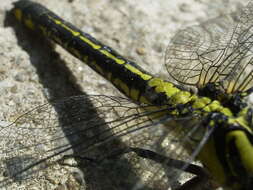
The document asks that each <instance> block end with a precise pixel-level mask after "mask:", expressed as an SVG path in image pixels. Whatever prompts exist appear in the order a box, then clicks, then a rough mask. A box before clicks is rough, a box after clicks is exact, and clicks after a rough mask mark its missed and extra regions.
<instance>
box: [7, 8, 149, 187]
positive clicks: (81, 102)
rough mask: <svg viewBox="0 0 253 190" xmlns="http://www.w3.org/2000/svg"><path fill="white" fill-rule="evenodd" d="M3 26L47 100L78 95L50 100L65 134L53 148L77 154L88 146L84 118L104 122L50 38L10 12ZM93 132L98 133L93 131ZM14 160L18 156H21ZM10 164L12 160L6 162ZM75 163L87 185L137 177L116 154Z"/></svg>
mask: <svg viewBox="0 0 253 190" xmlns="http://www.w3.org/2000/svg"><path fill="white" fill-rule="evenodd" d="M5 27H12V28H13V30H14V32H15V35H16V37H17V39H18V40H17V41H18V45H19V46H20V47H21V48H22V49H23V50H24V51H26V52H27V54H28V55H29V58H30V62H31V64H32V65H33V66H34V67H35V68H36V72H37V74H38V76H39V82H40V83H41V84H42V85H43V87H44V88H46V89H48V92H49V99H50V100H49V101H50V102H51V100H52V99H54V100H55V99H56V100H59V99H63V98H66V97H70V96H77V95H80V96H79V98H77V99H75V98H74V99H71V98H70V99H68V98H67V99H66V100H67V101H63V103H59V104H58V103H52V104H51V106H52V107H53V109H54V111H55V112H56V113H57V119H58V126H55V127H58V128H60V127H61V129H57V130H58V131H61V132H62V134H61V133H60V132H59V133H58V135H61V137H62V136H65V137H64V138H62V139H63V140H59V141H58V140H55V141H56V142H54V145H55V147H54V149H55V152H56V153H59V152H60V151H62V150H63V149H64V148H67V147H70V149H69V148H67V149H69V150H68V151H67V150H66V151H65V152H63V153H62V154H61V155H64V154H73V155H80V152H83V148H85V147H86V148H87V146H89V145H87V144H85V143H86V142H89V141H88V140H87V139H88V138H89V135H88V134H86V133H85V131H86V129H87V128H89V127H90V126H89V123H87V122H86V121H89V120H91V119H94V118H95V119H96V123H98V124H101V123H105V121H104V119H103V118H101V117H100V116H99V114H98V113H97V112H96V108H95V107H94V105H93V103H92V102H91V101H90V100H89V96H88V95H87V94H86V93H85V92H83V91H82V90H81V87H80V86H79V85H78V84H77V83H76V78H75V76H74V75H73V74H72V73H71V71H70V70H69V68H68V67H67V66H66V63H65V61H64V60H63V59H61V58H60V56H59V54H58V53H57V52H56V51H55V49H54V45H53V44H52V43H51V42H50V41H48V40H47V39H44V38H43V37H41V36H38V35H37V34H34V33H32V32H30V31H28V30H27V29H24V28H23V27H21V26H20V24H17V22H16V20H14V19H13V15H12V14H11V13H10V12H9V13H8V14H7V15H6V18H5ZM53 102H54V101H53ZM42 127H52V126H42ZM103 127H105V128H106V127H107V126H106V125H104V126H103ZM101 130H106V129H101ZM93 132H94V133H98V132H97V131H93ZM112 135H113V134H112ZM113 145H115V147H111V146H113ZM122 146H124V145H122V142H120V141H119V140H118V139H114V140H113V143H110V145H108V146H107V145H104V146H103V145H102V146H101V147H98V148H96V149H94V151H95V154H92V153H91V155H92V156H93V155H101V154H104V153H105V152H106V151H107V150H112V149H114V148H115V149H117V147H122ZM31 156H33V155H31ZM81 156H86V155H81ZM21 157H22V155H21ZM42 157H43V156H42ZM17 159H18V158H15V160H17ZM18 160H22V158H21V159H18ZM30 160H33V159H30ZM37 161H38V160H37ZM33 162H34V161H33ZM82 163H83V162H82ZM85 163H86V162H85ZM6 164H7V168H12V166H10V165H9V166H8V162H6ZM10 164H13V163H12V162H10ZM32 164H33V163H32ZM78 165H79V169H80V170H81V172H82V173H83V174H84V182H85V186H86V187H87V189H96V190H99V189H101V190H102V189H131V188H132V187H133V186H134V185H135V183H137V182H139V181H140V179H139V177H138V176H137V175H136V174H135V172H133V169H132V164H131V163H130V162H129V161H128V160H127V159H125V158H119V159H117V162H115V161H109V162H107V163H106V164H105V165H103V166H101V167H100V165H99V166H96V165H94V164H92V163H89V162H87V164H81V163H79V164H78ZM121 168H122V169H121ZM129 179H131V180H129ZM19 180H22V179H19ZM81 185H84V184H81ZM144 189H147V190H148V189H150V188H148V187H144Z"/></svg>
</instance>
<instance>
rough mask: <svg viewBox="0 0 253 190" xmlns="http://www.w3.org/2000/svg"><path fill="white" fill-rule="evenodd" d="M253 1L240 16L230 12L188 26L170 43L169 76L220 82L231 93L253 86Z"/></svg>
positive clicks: (201, 82) (202, 82)
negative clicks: (229, 13) (196, 24)
mask: <svg viewBox="0 0 253 190" xmlns="http://www.w3.org/2000/svg"><path fill="white" fill-rule="evenodd" d="M252 21H253V3H252V2H251V3H249V4H248V5H247V6H246V7H245V8H244V9H243V10H242V11H241V12H240V14H237V15H226V16H223V17H219V18H216V19H212V20H210V21H207V22H205V23H203V24H200V25H198V26H193V27H188V28H186V29H184V30H182V31H180V32H179V33H178V34H176V35H175V37H174V38H173V39H172V41H171V43H170V44H169V45H168V47H167V50H166V57H165V66H166V68H167V71H168V73H169V75H170V76H171V77H172V78H173V79H174V80H176V81H177V82H179V83H181V84H183V85H185V86H196V87H198V88H201V87H203V86H204V85H205V84H207V83H219V84H220V88H221V90H223V91H224V92H227V93H234V92H242V91H246V90H247V89H249V88H251V87H252V86H253V85H252V84H253V74H252V70H253V67H252V49H251V48H252V41H253V37H252V32H253V31H252V30H253V28H252V26H253V25H252Z"/></svg>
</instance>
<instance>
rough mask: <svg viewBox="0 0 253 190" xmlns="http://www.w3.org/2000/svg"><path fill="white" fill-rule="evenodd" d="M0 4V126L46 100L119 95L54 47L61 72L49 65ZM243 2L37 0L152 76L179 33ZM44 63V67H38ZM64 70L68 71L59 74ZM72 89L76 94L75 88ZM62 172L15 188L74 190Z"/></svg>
mask: <svg viewBox="0 0 253 190" xmlns="http://www.w3.org/2000/svg"><path fill="white" fill-rule="evenodd" d="M0 1H1V2H0V4H1V6H0V58H1V59H0V60H1V64H0V94H1V96H0V105H1V112H0V120H1V124H2V125H5V124H7V123H8V122H9V121H12V120H13V119H14V118H16V117H17V116H18V115H20V113H22V111H24V110H29V109H31V108H33V107H34V106H36V105H39V104H42V103H45V102H47V98H50V99H52V98H53V99H59V98H63V97H68V96H72V95H77V94H81V93H83V92H84V93H87V94H106V95H120V93H119V92H118V91H117V90H116V89H115V88H114V87H112V85H111V84H110V83H109V82H107V81H105V80H104V79H103V78H102V77H100V76H98V75H97V74H96V73H95V72H93V71H92V70H91V69H90V68H89V67H88V66H86V65H84V64H83V63H82V62H80V61H79V60H77V59H75V58H73V57H72V56H71V55H70V54H68V53H67V52H66V51H64V50H63V49H62V48H60V47H58V46H56V51H57V52H58V53H59V55H60V57H61V60H63V62H64V64H65V65H63V66H62V68H60V71H58V69H59V68H56V67H52V66H50V65H48V64H47V60H48V55H49V54H48V52H47V48H45V47H44V48H43V47H41V46H40V44H36V42H34V43H33V42H31V38H32V37H31V36H29V34H25V33H24V34H16V33H15V32H14V29H13V26H15V27H20V26H18V25H17V24H16V23H15V21H11V19H9V18H7V16H6V13H7V11H8V10H10V9H11V7H12V3H13V2H14V0H0ZM247 1H248V0H170V1H165V0H156V1H152V0H138V1H127V0H104V1H99V0H73V1H72V2H70V1H67V0H62V1H56V0H41V1H39V0H37V2H40V3H41V4H43V5H45V6H47V7H48V8H50V9H51V10H53V11H54V12H56V13H57V14H58V15H61V17H62V18H64V19H65V20H68V21H70V22H71V23H73V24H74V25H76V26H78V27H79V28H80V29H82V30H83V31H85V32H87V33H90V34H91V35H93V36H94V37H96V38H97V39H99V40H101V41H102V42H103V43H105V44H107V45H109V46H111V47H113V48H114V49H116V50H117V51H118V52H120V53H121V54H122V55H124V56H126V57H127V58H129V59H132V60H135V61H136V62H138V63H139V64H140V65H141V66H142V67H144V68H145V69H147V70H148V71H150V72H152V73H154V74H156V75H159V74H160V71H161V70H164V69H163V67H162V66H163V63H164V59H163V57H164V52H165V49H166V46H167V44H168V43H169V41H170V38H171V37H172V36H173V35H174V34H175V33H176V31H177V30H178V29H180V28H182V27H186V26H191V25H193V24H197V23H199V22H203V21H205V20H207V19H209V18H215V17H217V16H221V15H223V14H226V13H230V12H233V11H236V10H238V9H239V8H240V7H242V6H243V5H246V4H247ZM20 31H22V30H20ZM17 36H18V37H17ZM29 40H30V41H29ZM31 61H32V63H33V64H31ZM43 63H45V65H44V66H40V68H38V65H43ZM38 70H39V71H38ZM64 71H66V72H69V73H63V72H64ZM163 72H164V71H163ZM163 75H164V73H163ZM77 85H79V86H80V87H81V90H80V89H78V90H77V89H76V86H77ZM64 172H68V170H64V169H62V170H61V171H60V170H59V173H56V174H55V175H52V174H50V175H47V174H45V180H41V181H42V182H41V181H39V180H38V183H37V182H36V183H35V184H36V185H35V184H33V186H32V187H31V186H30V187H24V186H23V185H20V186H19V188H20V189H26V188H27V189H79V188H80V187H79V186H78V185H75V184H76V182H73V181H72V178H73V177H72V178H69V177H68V176H69V174H65V173H64ZM63 174H64V175H63ZM72 175H73V174H72ZM64 176H65V177H64ZM97 180H98V179H97ZM45 181H46V182H45ZM77 181H78V180H77ZM83 188H84V187H83Z"/></svg>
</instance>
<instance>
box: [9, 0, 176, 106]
mask: <svg viewBox="0 0 253 190" xmlns="http://www.w3.org/2000/svg"><path fill="white" fill-rule="evenodd" d="M13 12H14V14H15V17H16V18H17V19H18V20H19V21H20V22H22V23H23V24H25V25H26V26H27V27H28V28H29V29H31V30H36V31H39V32H41V33H43V34H44V35H45V36H46V37H49V38H50V39H52V40H53V41H55V42H56V43H58V44H60V45H61V46H62V47H64V48H65V49H67V50H68V51H69V52H70V53H71V54H73V55H74V56H75V57H77V58H78V59H80V60H81V61H83V62H85V63H87V64H88V65H89V66H90V67H91V68H92V69H93V70H95V71H96V72H98V73H99V74H100V75H102V76H104V77H105V78H106V79H107V80H109V81H111V82H112V83H113V84H114V85H115V86H116V87H117V88H118V89H119V90H120V91H122V92H123V93H124V94H125V95H126V96H128V97H130V98H131V99H133V100H135V101H138V102H143V103H158V104H160V103H161V102H157V101H164V100H159V99H164V98H165V97H164V95H162V94H157V93H154V91H155V90H154V88H155V87H154V85H155V86H156V85H161V83H157V80H156V79H155V78H154V77H153V76H152V75H151V74H149V73H148V72H146V71H144V70H143V69H142V68H140V67H139V66H138V65H137V64H135V63H134V62H132V61H129V60H127V59H125V58H123V57H122V56H120V55H119V54H118V53H117V52H116V51H114V50H113V49H111V48H110V47H108V46H105V45H103V44H102V43H100V42H99V41H97V40H96V39H95V38H93V37H92V36H90V35H89V34H87V33H84V32H82V31H80V30H79V29H77V28H76V27H75V26H73V25H72V24H70V23H68V22H66V21H64V20H62V19H61V18H60V17H58V16H57V15H56V14H54V13H53V12H51V11H49V10H48V9H46V8H45V7H42V6H41V5H39V4H37V3H34V2H31V1H26V0H23V1H18V2H16V3H15V8H14V10H13ZM162 85H163V84H162ZM170 86H173V85H172V84H170ZM155 94H156V95H155ZM157 96H161V97H160V98H159V97H157ZM157 99H158V100H157Z"/></svg>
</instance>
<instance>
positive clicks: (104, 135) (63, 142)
mask: <svg viewBox="0 0 253 190" xmlns="http://www.w3.org/2000/svg"><path fill="white" fill-rule="evenodd" d="M199 122H200V119H199V118H198V115H194V116H188V117H182V118H180V117H179V118H173V117H171V116H170V115H169V114H167V113H166V106H164V107H163V108H157V107H155V106H148V105H136V104H134V103H133V102H131V101H130V100H129V99H125V98H119V97H112V96H103V95H91V96H76V97H71V98H67V99H63V100H61V101H56V102H53V103H51V104H45V105H41V106H38V107H36V108H35V109H33V110H31V111H29V112H27V113H25V114H23V115H22V116H20V117H19V118H17V119H16V120H15V121H14V122H13V123H12V124H11V125H9V126H6V127H1V130H0V136H1V138H0V144H1V150H0V151H1V157H0V159H1V169H2V171H4V173H5V176H6V177H5V178H3V179H2V178H1V186H7V185H8V184H9V183H10V184H13V182H23V181H27V180H25V179H28V181H29V179H35V178H36V177H37V178H39V179H40V178H41V179H42V177H41V176H43V174H45V173H50V172H51V170H54V167H52V166H53V165H54V164H56V162H57V161H58V160H59V159H61V158H62V157H63V155H70V154H74V155H80V156H84V157H88V158H96V159H99V158H101V157H105V155H107V154H109V153H111V152H114V150H117V149H122V148H124V147H129V146H131V147H138V148H145V149H148V150H152V151H154V152H157V153H159V154H162V155H165V156H169V157H172V158H175V159H180V160H185V161H191V160H192V159H194V157H195V155H194V156H193V154H192V152H194V151H195V150H196V147H198V146H199V145H198V143H196V142H197V141H196V138H198V141H201V138H202V136H204V134H205V132H204V131H205V128H202V127H200V125H199ZM175 123H178V124H175ZM179 123H181V124H179ZM186 124H187V125H186ZM186 126H187V127H186ZM123 158H124V159H123V161H122V159H120V160H121V162H119V163H121V166H120V167H119V166H118V165H116V162H115V161H114V162H113V164H112V165H110V167H109V168H110V169H108V170H106V171H104V170H103V171H104V172H105V173H103V172H101V171H100V169H98V170H99V172H97V173H96V172H95V171H96V169H94V167H91V165H92V163H90V164H88V166H87V167H90V170H89V171H90V172H87V171H86V170H87V168H86V170H85V171H86V175H87V176H86V177H87V180H88V179H90V178H91V176H93V177H94V175H95V177H96V180H95V181H96V184H94V180H91V181H90V183H91V184H93V185H92V186H93V187H94V186H95V187H94V189H105V188H106V187H108V188H111V187H115V188H116V189H119V187H121V188H120V189H122V185H124V187H126V189H130V188H133V187H134V186H136V184H137V183H138V184H140V183H141V184H144V185H148V186H151V187H152V188H154V189H164V187H165V186H168V179H165V178H164V176H165V174H166V175H167V173H166V170H165V168H164V167H163V166H161V165H160V164H156V163H155V162H152V161H149V160H147V159H141V158H136V156H134V155H133V154H131V153H129V154H127V155H125V156H123ZM140 160H145V161H142V162H141V164H137V163H138V161H140ZM91 168H92V169H91ZM95 168H96V167H95ZM98 168H99V167H98ZM112 168H116V169H115V170H116V171H114V170H113V169H112ZM120 168H121V169H120ZM45 170H49V171H50V172H45ZM119 171H120V172H119ZM112 172H113V174H110V173H112ZM95 173H96V174H95ZM123 174H124V175H123ZM90 175H91V176H90ZM121 175H123V176H121ZM98 176H100V177H98ZM137 176H138V177H137ZM114 177H116V179H115V180H113V178H114ZM106 179H107V180H106ZM121 180H122V181H121ZM99 181H103V182H105V181H106V182H105V183H103V184H102V185H101V186H102V187H104V188H101V187H100V188H99V187H98V186H99V185H98V183H99ZM108 181H109V182H108ZM35 182H36V181H35V180H32V181H30V183H35ZM112 183H113V184H112ZM29 187H31V184H30V185H29ZM145 187H146V186H145ZM152 188H151V189H152ZM146 189H149V188H147V187H146Z"/></svg>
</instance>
